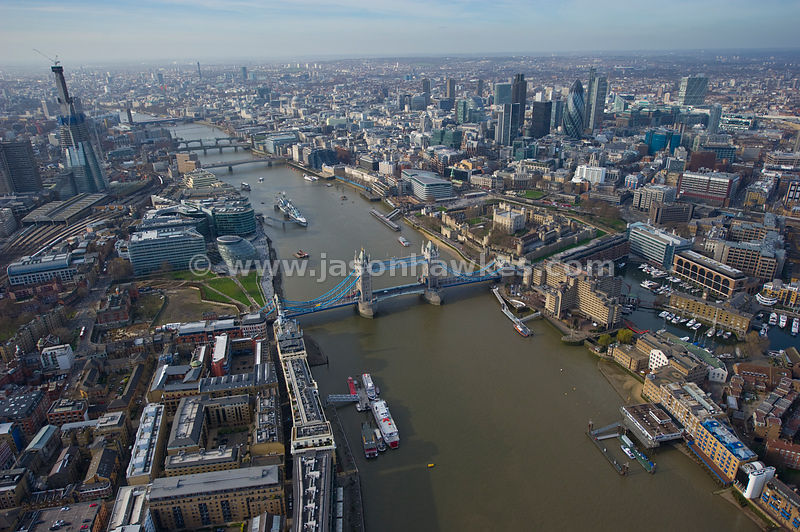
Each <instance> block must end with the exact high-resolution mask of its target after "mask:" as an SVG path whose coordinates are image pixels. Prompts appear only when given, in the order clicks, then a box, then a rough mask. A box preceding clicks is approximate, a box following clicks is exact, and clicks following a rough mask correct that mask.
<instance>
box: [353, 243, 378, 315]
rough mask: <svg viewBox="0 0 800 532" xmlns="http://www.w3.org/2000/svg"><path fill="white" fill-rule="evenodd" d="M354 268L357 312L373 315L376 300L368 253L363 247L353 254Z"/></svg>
mask: <svg viewBox="0 0 800 532" xmlns="http://www.w3.org/2000/svg"><path fill="white" fill-rule="evenodd" d="M355 268H356V273H357V275H358V282H357V283H356V288H357V289H358V313H359V314H361V315H362V316H363V317H365V318H372V317H374V316H375V311H376V310H377V309H376V307H377V303H378V302H377V301H375V298H374V297H373V296H372V275H371V273H370V265H369V255H368V254H367V252H366V251H364V248H361V252H360V253H357V254H356V256H355Z"/></svg>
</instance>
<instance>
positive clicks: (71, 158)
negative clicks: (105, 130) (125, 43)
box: [50, 65, 108, 194]
mask: <svg viewBox="0 0 800 532" xmlns="http://www.w3.org/2000/svg"><path fill="white" fill-rule="evenodd" d="M50 70H52V72H53V75H54V76H55V79H56V88H57V89H58V104H59V106H60V107H61V112H60V114H59V117H58V123H59V125H60V126H61V138H60V144H61V149H62V151H63V153H64V158H65V159H66V166H67V170H68V171H70V172H71V173H72V179H73V184H74V188H75V192H76V193H78V194H81V193H85V192H89V193H92V192H98V191H102V190H105V189H106V188H107V187H108V181H107V180H106V177H105V175H104V174H103V169H102V168H101V167H100V161H99V159H98V158H97V153H96V152H95V149H94V146H92V143H91V141H90V140H89V127H88V124H87V123H86V115H85V114H83V110H82V109H81V106H80V101H79V100H78V99H77V98H73V97H72V96H70V95H69V91H68V90H67V82H66V81H65V80H64V67H62V66H59V65H56V66H53V67H51V69H50Z"/></svg>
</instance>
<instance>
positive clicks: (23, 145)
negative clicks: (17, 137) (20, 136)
mask: <svg viewBox="0 0 800 532" xmlns="http://www.w3.org/2000/svg"><path fill="white" fill-rule="evenodd" d="M40 190H42V178H41V176H40V175H39V167H38V165H37V164H36V159H35V158H34V156H33V148H32V147H31V141H30V140H23V141H19V142H0V194H13V193H15V192H38V191H40Z"/></svg>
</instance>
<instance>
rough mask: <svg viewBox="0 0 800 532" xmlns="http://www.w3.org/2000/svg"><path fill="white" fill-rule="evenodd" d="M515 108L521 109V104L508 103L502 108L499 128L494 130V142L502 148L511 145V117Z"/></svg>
mask: <svg viewBox="0 0 800 532" xmlns="http://www.w3.org/2000/svg"><path fill="white" fill-rule="evenodd" d="M514 107H516V108H517V109H519V104H516V103H515V104H510V103H506V104H503V105H501V106H500V113H499V114H498V116H497V127H496V128H495V130H494V141H495V142H496V143H497V144H500V145H501V146H509V145H510V144H511V140H512V139H511V117H512V115H513V112H514V111H513V108H514ZM518 112H519V111H518Z"/></svg>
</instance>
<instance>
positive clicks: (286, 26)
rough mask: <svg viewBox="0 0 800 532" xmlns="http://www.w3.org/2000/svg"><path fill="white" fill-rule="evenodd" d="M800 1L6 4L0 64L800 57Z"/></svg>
mask: <svg viewBox="0 0 800 532" xmlns="http://www.w3.org/2000/svg"><path fill="white" fill-rule="evenodd" d="M798 20H800V2H796V1H786V0H764V1H760V2H749V1H745V0H728V1H723V0H697V1H689V0H673V1H671V2H668V3H649V5H647V4H645V5H641V4H640V5H632V4H630V3H629V2H623V1H620V0H611V1H606V2H596V1H592V0H564V1H559V2H544V1H541V0H495V1H492V2H483V1H481V2H479V1H475V0H433V1H427V2H426V1H421V0H412V1H406V0H400V1H395V0H371V1H369V2H365V1H360V0H292V1H290V2H261V1H250V0H230V1H215V0H166V1H154V0H136V1H133V0H119V1H114V2H103V1H87V0H83V1H82V0H77V1H72V2H62V1H53V0H3V1H2V3H1V5H0V64H2V65H20V64H38V63H39V62H40V61H41V60H42V59H43V58H41V57H40V56H39V55H37V54H36V53H35V52H34V51H33V50H32V48H37V49H39V50H42V51H43V52H45V53H46V54H48V55H50V56H51V57H52V56H54V55H58V56H59V57H60V58H62V59H63V60H68V61H70V62H72V63H73V64H74V63H76V62H82V63H102V62H145V61H165V60H168V61H173V60H174V61H183V60H195V59H199V60H203V61H209V60H222V59H232V58H235V59H240V58H250V59H263V60H269V59H291V58H298V59H300V58H310V59H311V58H316V59H324V58H325V57H331V58H334V57H367V56H372V57H374V56H415V55H425V56H431V55H438V56H441V55H448V54H474V55H481V54H514V53H517V54H526V53H551V52H570V51H575V52H598V51H633V50H642V51H644V50H685V49H714V50H716V49H750V48H782V49H785V48H796V47H798V46H799V45H800V42H798V39H797V32H796V24H797V21H798Z"/></svg>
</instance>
